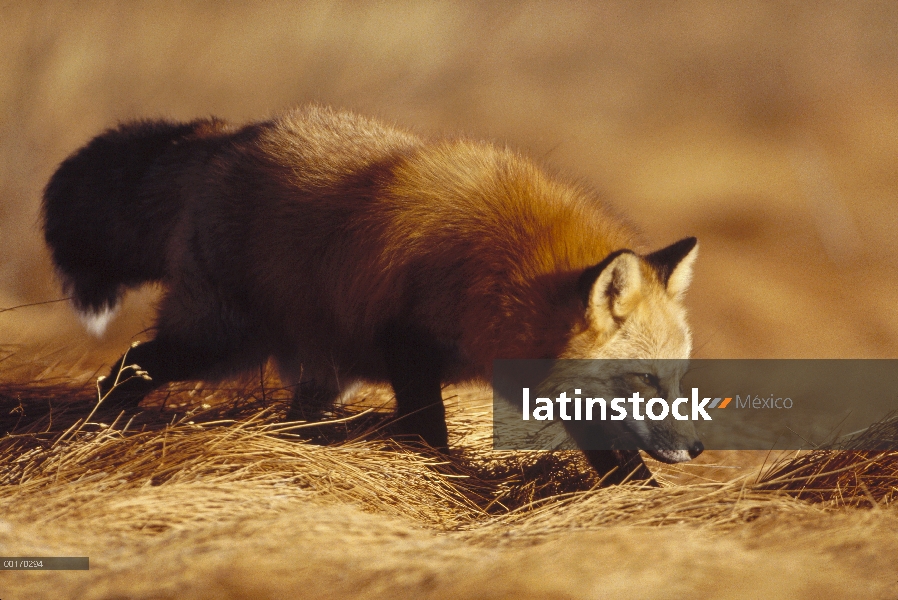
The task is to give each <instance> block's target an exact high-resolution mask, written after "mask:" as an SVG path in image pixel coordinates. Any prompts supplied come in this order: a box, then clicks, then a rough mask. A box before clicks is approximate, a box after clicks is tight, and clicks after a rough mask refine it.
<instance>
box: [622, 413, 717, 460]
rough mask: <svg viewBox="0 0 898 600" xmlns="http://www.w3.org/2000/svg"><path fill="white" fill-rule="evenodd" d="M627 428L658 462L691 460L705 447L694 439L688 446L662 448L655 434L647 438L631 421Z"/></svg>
mask: <svg viewBox="0 0 898 600" xmlns="http://www.w3.org/2000/svg"><path fill="white" fill-rule="evenodd" d="M626 428H627V432H628V433H629V434H630V435H632V436H633V437H635V438H636V445H637V446H639V449H640V450H644V451H645V452H646V453H647V454H648V455H649V456H651V457H652V458H654V459H655V460H657V461H658V462H662V463H665V464H668V465H672V464H676V463H682V462H687V461H690V460H692V459H693V458H695V457H696V456H698V455H699V454H701V453H702V452H703V451H704V449H705V446H704V444H702V443H701V441H699V440H695V441H693V442H692V443H691V444H690V445H689V446H688V447H687V448H675V447H674V448H660V447H659V444H657V443H655V442H656V440H655V439H653V438H654V436H651V435H649V436H647V437H648V438H649V439H648V440H646V439H645V437H644V434H643V433H641V432H639V431H637V430H635V429H634V428H633V427H632V426H631V424H630V423H626Z"/></svg>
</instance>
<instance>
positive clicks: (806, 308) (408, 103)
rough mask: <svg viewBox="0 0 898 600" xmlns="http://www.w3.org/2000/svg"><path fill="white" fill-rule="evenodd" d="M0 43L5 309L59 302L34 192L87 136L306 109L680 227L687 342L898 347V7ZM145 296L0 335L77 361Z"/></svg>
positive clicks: (23, 352)
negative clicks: (574, 185) (502, 149)
mask: <svg viewBox="0 0 898 600" xmlns="http://www.w3.org/2000/svg"><path fill="white" fill-rule="evenodd" d="M0 57H2V58H0V65H2V68H0V106H2V111H0V308H5V307H11V306H16V305H21V304H28V303H37V302H43V301H46V300H52V299H55V298H59V297H61V292H60V291H59V288H58V283H57V282H56V280H55V279H54V277H53V274H52V269H51V266H50V263H49V258H48V254H47V251H46V249H45V248H44V246H43V240H42V236H41V231H40V226H39V208H40V197H41V191H42V188H43V186H44V185H45V183H46V181H47V179H48V178H49V176H50V175H51V174H52V172H53V170H54V169H55V167H56V165H58V163H59V162H60V161H61V160H63V159H64V158H65V157H66V156H67V155H68V154H69V153H71V152H72V151H74V150H75V149H77V148H78V147H79V146H81V145H82V144H84V143H85V142H87V141H88V140H89V139H90V138H91V137H92V136H94V135H96V134H97V133H99V132H100V131H101V130H103V129H104V128H107V127H110V126H113V125H115V124H116V123H117V122H119V121H122V120H128V119H132V118H138V117H167V118H173V119H191V118H195V117H200V116H208V115H216V116H220V117H222V118H225V119H228V120H232V121H237V122H241V121H248V120H255V119H260V118H264V117H267V116H270V115H272V114H274V113H276V112H278V111H280V110H282V109H284V108H286V107H289V106H292V105H296V104H302V103H306V102H311V101H315V102H321V103H325V104H332V105H336V106H339V107H344V108H350V109H354V110H357V111H360V112H364V113H369V114H374V115H378V116H381V117H383V118H386V119H388V120H392V121H395V122H398V123H400V124H402V125H405V126H408V127H411V128H413V129H415V130H417V131H419V132H421V133H424V134H439V133H441V132H451V133H455V132H463V133H467V134H470V135H471V136H474V137H478V138H486V139H490V140H494V141H496V142H497V143H500V144H509V145H511V146H514V147H517V148H520V149H521V150H523V151H524V152H525V153H527V154H529V155H531V156H532V157H534V158H536V159H537V160H539V161H541V162H543V163H544V164H547V165H548V166H549V167H550V168H552V169H554V170H557V171H560V172H563V173H565V174H567V175H573V176H575V177H579V178H581V179H583V180H584V181H586V182H588V183H589V184H590V185H592V186H593V187H595V188H596V189H598V190H600V192H601V193H602V194H603V195H604V196H605V197H607V198H608V200H609V201H610V202H611V203H612V204H613V205H614V206H615V207H616V208H617V209H618V210H620V211H621V212H623V213H625V214H627V215H628V216H629V217H630V219H631V220H632V221H633V222H634V223H636V224H637V225H638V226H639V227H641V228H642V230H643V231H644V232H645V234H646V237H647V239H649V240H651V242H652V244H653V245H655V246H657V247H660V246H661V245H665V244H667V243H670V242H672V241H675V240H676V239H679V238H681V237H684V236H686V235H696V236H698V237H699V239H700V243H701V254H700V257H699V261H698V263H697V272H696V277H695V280H694V283H693V288H692V290H691V291H690V294H689V297H688V305H689V309H690V314H691V322H692V324H693V327H694V331H695V353H694V354H695V356H698V357H704V358H725V357H898V302H896V299H898V256H896V254H898V253H896V249H898V241H896V236H895V232H896V230H898V168H896V158H898V3H894V2H851V3H845V2H805V3H796V2H788V3H787V2H783V3H773V2H761V1H753V0H739V1H732V2H712V1H709V0H692V1H683V2H676V3H657V2H633V1H609V2H602V3H586V2H583V3H575V2H571V3H560V2H497V3H462V2H371V3H357V2H345V3H341V2H289V3H287V2H284V3H278V2H228V3H217V2H181V1H179V2H128V3H113V2H96V3H90V2H78V3H50V2H3V3H2V4H0ZM154 294H155V292H154V291H153V290H145V291H143V292H140V293H136V294H135V293H132V294H131V295H130V296H129V297H128V299H127V301H126V303H125V310H124V311H123V313H122V315H121V316H120V317H119V319H118V320H117V321H115V322H114V323H113V325H112V326H111V328H110V330H109V332H108V333H107V336H106V338H104V339H103V340H95V339H92V338H90V337H89V336H88V334H87V333H85V332H84V331H83V330H81V328H80V326H79V324H78V322H77V320H76V319H75V317H74V316H73V314H72V313H71V311H70V310H69V308H68V307H67V306H66V304H65V303H55V304H45V305H39V306H32V307H24V308H19V309H16V310H12V311H6V312H2V313H0V347H2V348H3V350H4V351H7V352H5V354H4V355H8V354H9V353H10V352H15V353H16V354H17V355H18V356H32V355H33V356H40V357H42V358H41V360H44V361H45V360H47V359H48V357H54V358H53V361H54V362H58V364H61V365H65V366H66V368H67V369H68V370H69V371H70V372H72V369H74V370H75V371H78V370H79V369H82V370H84V371H85V372H87V371H93V370H95V369H96V368H97V367H98V366H99V364H98V363H101V362H104V361H105V362H109V361H111V360H112V359H114V358H116V357H117V356H118V355H119V353H120V352H121V350H122V349H123V348H124V346H125V345H126V344H127V342H128V340H130V339H131V338H132V336H135V335H137V336H138V337H140V336H139V332H141V331H142V330H143V329H145V328H146V327H149V326H151V325H152V316H153V311H152V300H153V297H154ZM0 358H2V356H0ZM2 368H3V363H2V362H0V369H2Z"/></svg>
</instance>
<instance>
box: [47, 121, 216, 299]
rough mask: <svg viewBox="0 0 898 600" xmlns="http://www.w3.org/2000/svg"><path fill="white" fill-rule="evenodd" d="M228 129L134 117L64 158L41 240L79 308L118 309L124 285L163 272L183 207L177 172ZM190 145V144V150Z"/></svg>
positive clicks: (55, 178)
mask: <svg viewBox="0 0 898 600" xmlns="http://www.w3.org/2000/svg"><path fill="white" fill-rule="evenodd" d="M226 130H227V125H226V124H225V123H224V122H223V121H219V120H217V119H201V120H196V121H192V122H190V123H173V122H169V121H136V122H132V123H127V124H124V125H120V126H119V127H116V128H114V129H109V130H108V131H106V132H104V133H102V134H101V135H99V136H97V137H95V138H94V139H93V140H91V142H90V143H89V144H87V145H86V146H84V147H83V148H82V149H80V150H79V151H78V152H76V153H74V154H72V155H71V156H70V157H69V158H67V159H66V160H65V161H64V162H63V163H62V164H61V165H60V166H59V169H58V170H57V171H56V173H54V175H53V177H52V178H51V179H50V182H49V183H48V184H47V187H46V189H45V190H44V205H43V217H44V237H45V239H46V241H47V244H48V245H49V247H50V249H51V251H52V254H53V262H54V263H55V265H56V267H57V270H58V271H59V273H60V275H61V276H62V278H63V282H64V286H65V289H66V292H67V293H69V294H71V295H72V296H73V301H74V303H75V306H76V308H78V309H79V310H83V311H92V312H98V311H100V310H102V309H103V308H113V307H115V305H116V304H117V303H118V301H119V298H120V296H121V294H122V293H123V292H124V290H125V289H126V288H129V287H135V286H138V285H140V284H142V283H145V282H149V281H157V280H160V279H162V278H163V277H164V275H165V248H166V244H167V241H168V234H169V233H170V232H171V231H172V230H173V229H174V226H175V224H176V221H177V218H178V215H179V214H180V211H181V209H182V207H183V205H184V202H185V201H184V197H183V193H182V189H181V185H180V183H179V181H178V179H179V175H180V174H181V173H182V172H183V171H184V170H185V169H186V168H189V166H190V165H192V164H195V163H196V162H197V161H202V160H203V153H202V151H201V152H200V154H199V155H198V154H197V150H202V148H201V147H198V146H201V145H198V144H197V141H198V140H207V144H206V145H207V146H208V147H209V148H210V149H211V148H214V146H215V143H214V140H215V139H216V137H217V136H218V135H219V134H220V133H222V132H224V131H226ZM185 144H186V145H187V147H185Z"/></svg>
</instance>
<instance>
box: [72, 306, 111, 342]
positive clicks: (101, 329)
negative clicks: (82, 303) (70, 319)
mask: <svg viewBox="0 0 898 600" xmlns="http://www.w3.org/2000/svg"><path fill="white" fill-rule="evenodd" d="M77 312H78V320H79V321H81V325H83V326H84V328H85V329H86V330H87V331H88V332H89V333H90V334H91V335H93V336H94V337H98V338H99V337H103V333H105V332H106V327H107V326H108V325H109V322H110V321H112V319H114V318H115V315H116V314H118V307H117V306H116V307H114V308H109V307H108V306H107V307H104V308H103V309H102V310H100V311H98V312H93V311H80V310H79V311H77Z"/></svg>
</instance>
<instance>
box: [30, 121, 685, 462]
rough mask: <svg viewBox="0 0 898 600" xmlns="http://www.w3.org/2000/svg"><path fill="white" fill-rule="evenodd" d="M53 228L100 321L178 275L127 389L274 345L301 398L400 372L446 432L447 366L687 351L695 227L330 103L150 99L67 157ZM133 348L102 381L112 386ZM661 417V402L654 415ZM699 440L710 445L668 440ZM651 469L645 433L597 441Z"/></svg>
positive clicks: (202, 374)
mask: <svg viewBox="0 0 898 600" xmlns="http://www.w3.org/2000/svg"><path fill="white" fill-rule="evenodd" d="M43 217H44V227H45V237H46V241H47V243H48V245H49V247H50V249H51V251H52V257H53V261H54V263H55V265H56V267H57V271H58V273H59V274H60V276H61V279H62V281H63V284H64V288H65V289H66V291H67V293H69V294H71V296H72V300H73V303H74V307H75V309H76V310H77V311H78V312H79V313H80V314H81V315H82V316H83V317H84V318H85V322H86V323H87V324H88V325H90V326H91V327H92V328H93V329H94V330H95V331H96V332H101V331H102V326H103V325H104V324H105V321H106V320H108V317H109V316H110V315H111V314H112V313H113V312H114V309H115V308H116V307H117V305H118V303H119V301H120V299H121V297H122V295H123V294H124V293H125V291H126V290H127V289H128V288H133V287H136V286H139V285H141V284H143V283H145V282H152V281H156V282H161V283H162V284H163V286H164V288H165V294H164V296H163V298H162V300H161V303H160V306H159V310H158V319H157V323H156V327H155V337H154V338H153V339H152V340H150V341H147V342H144V343H141V344H139V345H137V346H135V347H134V348H132V349H131V350H129V352H128V354H127V363H129V364H130V363H136V364H137V365H139V366H140V368H141V369H142V370H144V371H146V372H147V373H148V374H149V377H150V379H147V378H141V377H132V378H130V379H129V380H128V381H127V382H126V383H124V384H122V385H120V386H118V387H116V388H115V389H114V390H112V393H111V394H110V396H109V398H110V399H116V400H117V401H122V402H127V403H131V404H132V405H133V406H136V404H137V403H138V402H139V401H140V399H141V398H143V397H144V396H145V395H146V394H147V393H149V392H150V391H152V390H153V389H155V388H157V387H159V386H162V385H164V384H166V383H169V382H174V381H183V380H192V379H206V380H208V379H220V378H223V377H227V376H229V375H231V374H234V373H238V372H241V371H244V370H247V369H251V368H258V366H259V364H261V363H262V362H264V361H266V360H267V359H269V358H273V359H274V361H275V364H276V366H277V367H278V370H279V373H280V377H281V379H282V382H283V384H284V385H285V386H293V385H295V386H296V393H295V395H294V400H293V403H292V406H291V409H290V412H289V415H290V416H291V417H295V418H306V419H311V418H315V417H316V416H320V415H321V413H322V412H324V411H326V410H327V408H328V407H329V406H330V405H331V403H333V402H334V401H335V400H336V399H337V398H338V396H339V395H340V394H341V393H342V392H344V391H345V390H346V389H347V388H348V386H350V385H351V384H353V383H355V382H361V381H371V382H389V383H390V384H391V385H392V387H393V390H394V392H395V395H396V403H397V424H398V427H399V428H400V429H401V432H403V433H407V434H414V435H417V436H420V437H421V438H422V439H423V440H424V441H425V442H426V443H428V444H429V445H431V446H433V447H434V448H438V449H446V448H447V446H448V442H447V430H446V421H445V413H444V408H443V403H442V397H441V386H442V385H443V384H446V383H458V382H465V381H484V380H486V381H488V380H489V378H490V375H491V369H492V364H493V360H494V359H498V358H558V357H561V358H618V357H619V358H686V357H688V355H689V353H690V351H691V338H690V332H689V328H688V326H687V324H686V320H685V311H684V308H683V306H682V301H681V300H682V296H683V294H684V292H685V291H686V289H687V287H688V285H689V281H690V278H691V273H692V265H693V262H694V259H695V256H696V251H697V247H696V240H695V238H686V239H683V240H681V241H679V242H676V243H675V244H673V245H671V246H668V247H666V248H664V249H662V250H658V251H656V252H653V253H650V254H644V253H639V251H640V246H639V245H638V243H637V238H636V234H635V233H634V231H633V230H632V229H631V228H630V227H629V226H627V225H626V224H625V223H624V222H623V221H622V220H621V219H620V218H618V217H616V216H614V215H613V214H612V213H611V212H610V211H609V209H608V208H607V207H606V206H605V205H604V204H603V203H602V202H601V201H600V200H599V199H598V198H597V197H596V195H595V194H594V193H593V192H591V191H590V190H588V189H586V188H585V187H583V186H581V185H577V184H573V183H570V182H566V181H564V180H562V179H561V178H559V177H556V176H551V175H549V174H547V173H546V172H545V171H544V170H542V169H540V168H539V167H537V166H536V165H535V164H534V163H533V162H532V161H530V160H528V159H527V158H525V157H523V156H522V155H521V154H519V153H517V152H514V151H512V150H509V149H506V148H501V147H497V146H495V145H492V144H489V143H483V142H478V141H472V140H469V139H464V138H444V139H433V140H431V139H424V138H422V137H420V136H418V135H414V134H412V133H410V132H408V131H405V130H402V129H400V128H397V127H394V126H391V125H387V124H384V123H382V122H379V121H377V120H374V119H369V118H365V117H362V116H359V115H356V114H353V113H350V112H342V111H337V110H333V109H330V108H326V107H321V106H311V107H306V108H302V109H296V110H293V111H290V112H287V113H286V114H284V115H282V116H279V117H277V118H274V119H271V120H267V121H261V122H257V123H252V124H249V125H246V126H243V127H234V126H231V125H229V124H228V123H225V122H224V121H221V120H218V119H201V120H196V121H192V122H189V123H173V122H169V121H136V122H131V123H126V124H122V125H120V126H118V127H116V128H114V129H110V130H108V131H106V132H104V133H102V134H100V135H99V136H97V137H96V138H94V139H93V140H92V141H90V142H89V143H88V144H87V145H86V146H84V147H83V148H81V149H80V150H78V151H77V152H75V153H74V154H72V155H71V156H70V157H69V158H67V159H66V160H65V161H64V162H63V163H62V164H61V165H60V167H59V168H58V170H57V171H56V173H55V174H54V175H53V177H52V178H51V179H50V181H49V183H48V185H47V187H46V190H45V193H44V203H43ZM116 374H117V369H113V373H112V375H111V376H110V377H108V378H107V379H105V380H104V381H103V383H102V384H101V391H102V392H104V393H105V392H107V391H109V389H110V388H111V387H112V381H113V380H114V379H115V375H116ZM653 426H654V424H653ZM657 426H658V427H662V426H663V427H668V428H669V427H681V428H682V427H685V426H688V429H681V430H677V431H676V432H674V433H675V434H676V435H672V434H671V433H670V431H668V432H666V435H663V436H659V435H653V434H652V432H651V431H648V430H647V429H645V426H644V427H643V429H644V431H641V433H640V436H641V441H640V447H642V448H643V449H644V450H646V451H647V452H648V453H649V454H650V455H652V456H655V457H656V458H659V459H660V460H664V461H666V462H677V461H681V460H688V459H689V458H690V457H694V456H696V455H697V454H698V453H699V452H701V450H702V446H701V442H699V441H698V440H697V438H696V437H695V432H694V431H693V430H692V426H691V423H688V422H687V423H686V424H685V425H683V424H682V423H679V422H678V423H674V424H673V425H667V424H658V425H657ZM674 438H676V440H677V441H678V442H679V443H680V444H681V446H682V443H683V441H684V440H685V441H686V447H688V448H689V450H688V452H687V451H683V450H674V449H672V447H666V446H664V445H663V444H661V443H660V442H658V440H660V439H665V440H670V439H674ZM587 455H588V458H589V459H590V461H591V463H592V464H593V465H594V466H595V467H596V468H597V469H598V470H599V471H600V472H606V471H609V470H610V469H612V468H613V467H616V466H620V467H626V468H627V469H630V470H632V469H637V470H638V473H637V477H648V476H649V475H648V470H647V469H646V468H645V466H644V465H643V463H642V460H641V458H639V454H638V452H635V451H633V452H629V453H627V452H611V451H607V452H588V453H587Z"/></svg>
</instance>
